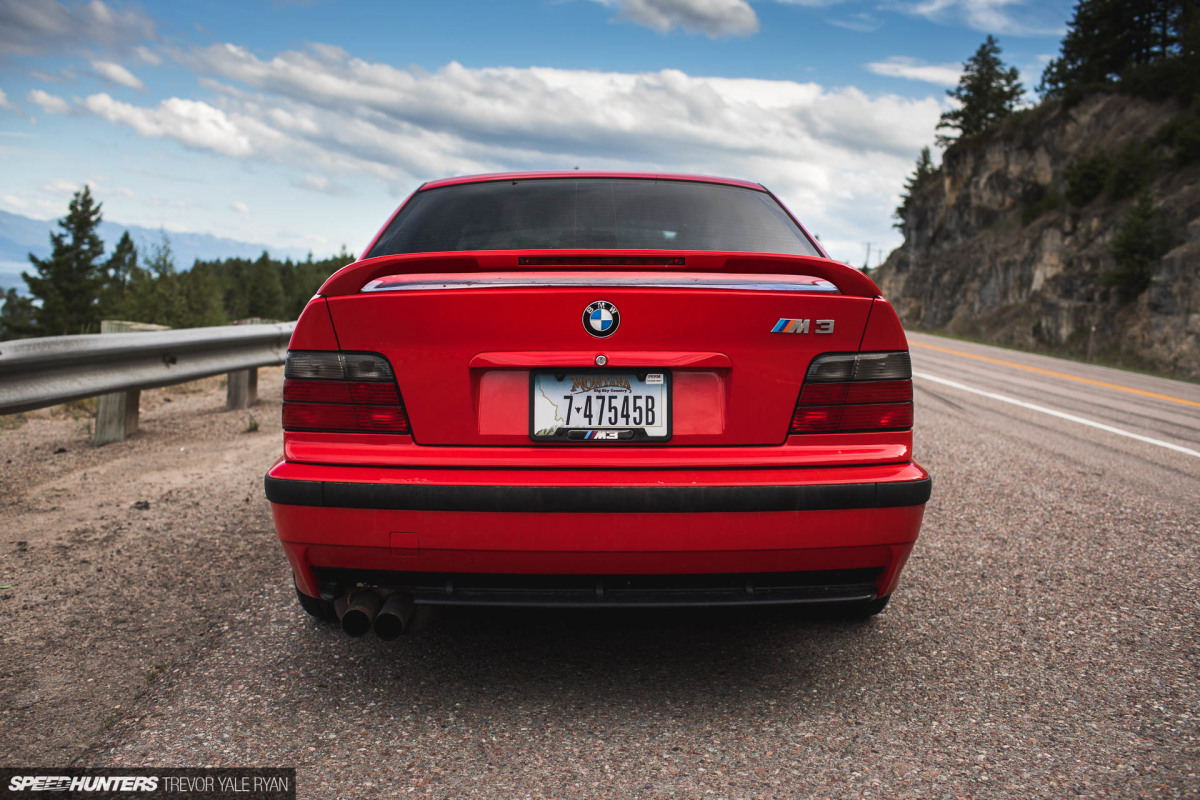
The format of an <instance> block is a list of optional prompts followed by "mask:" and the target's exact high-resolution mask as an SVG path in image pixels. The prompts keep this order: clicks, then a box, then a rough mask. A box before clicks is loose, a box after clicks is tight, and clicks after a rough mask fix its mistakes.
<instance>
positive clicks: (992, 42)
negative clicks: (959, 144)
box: [937, 35, 1025, 145]
mask: <svg viewBox="0 0 1200 800" xmlns="http://www.w3.org/2000/svg"><path fill="white" fill-rule="evenodd" d="M1024 91H1025V90H1024V88H1023V87H1022V86H1021V81H1020V80H1019V75H1018V73H1017V70H1016V67H1006V66H1005V65H1004V62H1002V61H1001V60H1000V45H999V44H998V43H997V42H996V39H995V38H994V37H993V36H991V35H989V36H988V37H987V40H986V41H985V42H984V43H983V44H981V45H979V49H978V50H976V51H975V55H973V56H971V57H970V58H969V59H967V61H966V62H965V63H964V64H963V74H962V77H960V78H959V79H958V86H957V87H955V88H954V89H950V90H948V91H947V92H946V94H948V95H949V96H950V97H953V98H954V99H955V100H957V101H958V104H959V105H958V108H955V109H954V110H952V111H947V112H945V113H944V114H942V118H941V120H940V121H939V122H938V130H941V129H942V128H947V129H950V130H956V131H958V135H957V136H943V135H941V134H938V137H937V141H938V144H940V145H948V144H951V143H953V142H954V141H956V140H957V139H969V138H971V137H972V136H978V135H979V134H981V133H984V132H985V131H988V130H990V129H991V128H992V127H994V126H995V125H996V123H998V122H1000V121H1001V120H1002V119H1004V118H1005V117H1007V116H1009V115H1011V114H1012V113H1013V112H1014V111H1016V109H1017V103H1018V102H1020V100H1021V95H1022V93H1023V92H1024Z"/></svg>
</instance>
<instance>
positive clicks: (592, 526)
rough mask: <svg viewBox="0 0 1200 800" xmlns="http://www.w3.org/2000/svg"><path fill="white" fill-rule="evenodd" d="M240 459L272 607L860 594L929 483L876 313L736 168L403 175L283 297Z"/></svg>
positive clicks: (898, 340)
mask: <svg viewBox="0 0 1200 800" xmlns="http://www.w3.org/2000/svg"><path fill="white" fill-rule="evenodd" d="M285 377H286V381H285V384H284V398H283V429H284V434H283V439H284V455H283V458H282V459H280V461H279V462H278V463H276V464H275V466H274V467H272V468H271V470H270V472H269V473H268V474H267V477H266V493H267V498H268V499H269V500H270V502H271V507H272V511H273V514H274V520H275V527H276V530H277V531H278V534H279V539H280V541H281V542H282V544H283V548H284V551H285V553H286V554H287V557H288V560H289V561H290V562H291V566H292V570H293V572H294V574H295V580H296V589H297V592H298V594H299V599H300V603H301V605H302V606H303V607H304V609H305V610H306V611H308V612H309V613H310V614H313V615H314V616H318V617H324V618H338V619H340V620H341V623H342V627H343V628H344V629H345V630H346V632H347V633H350V634H353V635H362V634H364V633H366V632H367V631H369V630H371V629H372V628H373V629H374V630H375V631H376V633H378V634H379V635H380V636H381V637H383V638H387V639H390V638H394V637H395V636H397V635H399V634H400V633H401V632H403V630H404V629H405V628H406V627H408V626H410V625H411V624H412V621H413V619H414V614H418V613H419V612H420V611H421V609H422V607H425V606H435V605H504V606H575V607H630V606H686V605H722V604H725V605H752V604H825V605H829V606H832V607H836V608H838V609H841V610H843V611H846V612H848V613H851V614H857V615H863V616H866V615H870V614H874V613H877V612H878V611H880V610H882V608H883V607H884V605H885V604H886V603H887V601H888V598H889V596H890V595H891V594H892V592H893V590H894V589H895V588H896V585H897V582H898V580H899V577H900V571H901V569H902V568H903V566H904V563H905V560H906V559H907V558H908V555H909V552H910V551H911V550H912V547H913V544H914V542H915V541H916V538H917V533H918V530H919V528H920V525H921V516H922V514H923V512H924V508H925V503H926V501H927V500H928V499H929V494H930V486H931V484H930V478H929V475H928V473H926V472H925V470H923V469H922V468H921V467H920V466H919V465H917V463H916V462H914V461H913V457H912V420H913V411H912V408H913V407H912V374H911V367H910V364H909V355H908V345H907V342H906V340H905V337H904V332H903V330H902V329H901V327H900V323H899V320H898V319H897V317H896V314H895V312H894V311H893V309H892V307H891V306H890V305H889V304H888V302H887V301H886V300H884V299H883V298H882V297H881V296H880V295H879V289H878V288H877V287H876V286H875V284H874V283H873V282H872V281H871V280H870V279H869V278H868V277H866V276H864V275H863V274H862V273H860V272H859V271H857V270H855V269H852V268H850V267H847V266H845V265H843V264H840V263H837V262H835V261H833V260H831V259H830V258H829V257H828V256H827V255H826V254H825V252H824V251H823V250H822V248H821V246H820V245H819V244H818V243H817V241H816V240H815V239H814V238H812V237H811V236H809V234H808V233H807V232H806V231H805V230H804V228H803V227H802V226H801V225H800V224H799V223H798V222H797V221H796V220H795V219H793V217H792V216H791V214H790V213H789V212H788V211H787V210H786V209H785V208H784V207H783V205H782V204H781V203H780V202H779V201H778V200H777V199H776V198H775V197H774V196H773V195H772V194H770V193H769V192H768V191H766V190H765V189H764V188H763V187H762V186H760V185H758V184H753V183H747V182H743V181H736V180H725V179H718V178H709V177H697V176H685V175H655V174H626V173H621V174H613V173H588V172H577V171H573V172H566V173H529V174H506V175H484V176H476V177H469V178H453V179H449V180H442V181H437V182H433V183H427V184H425V185H424V186H422V187H421V188H420V189H418V190H417V191H416V192H415V193H414V194H413V195H412V196H411V197H409V198H408V199H407V200H406V201H405V202H404V203H403V205H401V206H400V208H399V209H398V210H397V211H396V213H395V214H394V215H393V216H392V218H391V219H390V220H389V221H388V222H387V224H386V225H384V227H383V228H382V229H381V230H380V232H379V233H378V234H377V236H376V237H375V240H374V241H373V242H372V243H371V245H370V246H369V247H368V248H367V250H366V252H365V255H364V257H363V258H362V259H361V260H359V261H357V262H355V263H353V264H350V265H348V266H346V267H344V268H343V269H341V270H339V271H338V272H337V273H336V274H334V275H333V276H332V277H330V278H329V280H327V281H326V282H325V284H324V285H323V286H322V287H321V289H320V292H319V293H318V294H317V296H316V297H314V298H313V299H312V301H311V302H310V303H309V304H308V306H307V307H306V308H305V310H304V313H303V314H302V315H301V317H300V320H299V323H298V324H297V326H296V330H295V333H294V334H293V335H292V339H291V343H290V348H289V352H288V356H287V366H286V368H285Z"/></svg>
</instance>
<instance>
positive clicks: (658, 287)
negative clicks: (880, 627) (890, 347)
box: [323, 251, 877, 447]
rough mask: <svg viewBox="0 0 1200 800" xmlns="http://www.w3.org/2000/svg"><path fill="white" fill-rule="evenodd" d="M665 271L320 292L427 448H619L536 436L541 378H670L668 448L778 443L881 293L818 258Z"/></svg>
mask: <svg viewBox="0 0 1200 800" xmlns="http://www.w3.org/2000/svg"><path fill="white" fill-rule="evenodd" d="M531 259H536V261H531ZM661 260H666V259H661ZM670 260H671V261H672V262H674V263H671V264H659V263H655V262H654V258H653V256H652V255H648V254H646V253H644V252H637V253H626V254H622V253H617V254H614V253H611V252H609V253H606V254H604V255H603V256H587V255H581V254H579V253H578V252H577V251H576V252H572V253H570V254H569V255H560V256H556V255H554V254H547V253H545V252H544V251H539V252H533V253H528V254H522V253H512V252H509V253H506V254H504V257H499V256H497V255H496V254H484V255H483V256H481V257H477V256H471V255H464V254H455V256H454V257H453V259H450V260H444V261H442V262H439V261H438V260H437V259H436V258H431V257H429V256H415V257H413V256H410V257H389V258H388V259H386V262H387V263H384V264H371V262H382V261H385V259H371V260H370V261H368V262H360V263H359V264H355V265H351V266H350V267H347V268H346V270H343V271H342V272H341V273H339V274H338V275H336V276H334V278H331V279H330V282H328V283H327V284H326V287H324V288H323V293H327V299H328V304H329V310H330V314H331V315H332V319H333V325H334V329H335V330H336V333H337V338H338V342H339V345H340V348H341V349H342V350H343V351H366V352H376V353H381V354H382V355H384V356H385V357H387V359H388V360H389V361H390V362H391V364H392V366H393V368H394V370H395V373H396V379H397V383H398V385H399V388H400V392H401V395H402V396H403V399H404V405H405V408H406V410H407V413H408V417H409V420H410V421H411V425H412V434H413V440H414V441H415V442H416V443H417V444H420V445H426V446H439V445H441V446H450V445H458V446H461V445H480V446H486V445H492V446H496V445H499V446H504V445H509V446H530V445H535V446H547V447H553V446H610V445H611V446H620V443H619V442H611V443H610V442H603V443H601V442H594V443H593V442H581V441H576V442H568V441H535V439H534V438H532V436H531V434H532V433H534V431H533V421H532V415H531V402H532V401H531V398H532V393H533V391H534V384H533V381H532V379H531V374H534V375H536V374H538V373H547V374H550V375H553V376H555V377H556V379H560V380H561V379H564V378H565V379H566V380H567V382H568V383H569V382H570V379H571V376H573V375H574V376H581V375H602V376H618V377H619V376H633V377H634V378H644V377H645V376H647V375H649V376H651V377H650V380H651V381H653V380H654V377H653V376H656V375H664V376H666V383H667V385H668V386H669V389H668V391H669V400H670V419H671V427H670V437H669V439H666V440H665V441H660V442H658V443H659V444H662V445H664V446H686V445H709V446H712V445H779V444H782V443H783V442H784V441H785V440H786V438H787V431H788V425H789V423H790V421H791V417H792V413H793V410H794V408H795V405H796V399H797V395H798V393H799V391H800V387H801V383H802V382H803V379H804V375H805V371H806V369H807V368H808V364H809V362H810V361H811V360H812V358H813V357H814V356H816V355H818V354H820V353H829V352H854V351H857V350H858V348H859V343H860V341H861V339H862V336H863V331H864V329H865V327H866V323H867V318H868V315H869V312H870V308H871V303H872V297H873V296H874V295H875V294H876V293H877V292H876V291H872V290H873V289H874V285H873V284H871V282H870V280H869V279H867V278H865V277H864V276H862V275H861V274H860V273H858V272H857V271H854V270H851V269H850V268H848V267H845V266H843V265H839V264H836V263H835V262H830V261H827V260H825V259H812V258H808V257H779V256H764V257H758V258H756V257H750V256H747V255H746V254H738V255H737V256H736V257H734V256H728V255H727V256H725V257H724V258H721V257H719V256H718V255H714V254H703V256H698V255H697V254H680V253H679V252H673V253H671V254H670ZM522 262H524V263H522ZM597 262H600V263H599V264H598V263H597ZM451 264H452V266H449V268H446V267H447V266H448V265H451ZM430 267H433V269H430ZM472 267H473V268H472ZM347 271H350V272H351V273H353V274H351V275H347V274H346V273H347ZM864 282H865V283H864ZM598 301H603V302H604V303H605V304H608V305H607V306H605V308H612V309H613V310H614V312H615V314H616V315H617V317H618V321H617V323H616V327H615V330H614V331H613V332H611V334H610V335H606V336H603V337H600V336H596V335H593V333H589V329H588V323H587V321H586V319H585V314H584V312H585V309H589V308H591V307H594V304H596V303H597V302H598ZM603 313H604V312H601V314H600V316H601V317H602V316H603ZM598 356H600V357H603V358H602V362H603V365H602V366H598V361H597V357H598ZM539 385H541V384H539ZM553 385H557V384H553ZM646 430H649V429H648V428H647V429H646ZM646 443H647V442H645V441H642V442H641V444H643V445H644V444H646Z"/></svg>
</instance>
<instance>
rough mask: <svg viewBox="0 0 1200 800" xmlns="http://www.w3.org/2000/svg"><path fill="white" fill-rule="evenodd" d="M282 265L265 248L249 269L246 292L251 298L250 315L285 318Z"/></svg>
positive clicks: (263, 317)
mask: <svg viewBox="0 0 1200 800" xmlns="http://www.w3.org/2000/svg"><path fill="white" fill-rule="evenodd" d="M281 266H282V265H281V264H279V262H277V261H273V260H271V256H270V255H269V254H268V253H267V252H266V251H265V250H264V251H263V254H262V255H261V256H259V258H258V260H257V261H255V262H254V264H252V265H251V267H250V269H249V270H248V271H247V279H248V280H247V282H246V288H245V292H246V294H247V295H248V300H249V303H248V307H247V311H248V312H249V316H251V317H261V318H262V319H283V318H284V313H285V312H284V307H283V306H284V294H283V283H282V282H281V281H280V280H279V270H280V267H281Z"/></svg>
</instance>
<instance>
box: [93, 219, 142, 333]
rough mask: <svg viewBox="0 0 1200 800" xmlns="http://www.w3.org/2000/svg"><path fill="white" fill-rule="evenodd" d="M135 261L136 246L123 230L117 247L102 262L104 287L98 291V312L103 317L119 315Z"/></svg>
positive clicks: (136, 255)
mask: <svg viewBox="0 0 1200 800" xmlns="http://www.w3.org/2000/svg"><path fill="white" fill-rule="evenodd" d="M137 261H138V254H137V247H135V246H134V244H133V239H132V238H131V237H130V236H129V231H125V232H124V233H123V234H121V239H120V241H118V242H117V248H116V249H115V250H113V254H112V255H111V256H109V258H108V261H106V262H105V263H104V287H103V289H102V290H101V292H100V313H101V315H102V316H103V317H105V318H107V319H111V318H114V317H117V316H120V313H121V312H120V309H121V307H122V305H123V303H124V299H125V290H126V288H127V287H128V285H129V280H130V278H131V277H132V276H133V273H134V270H136V269H137Z"/></svg>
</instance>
